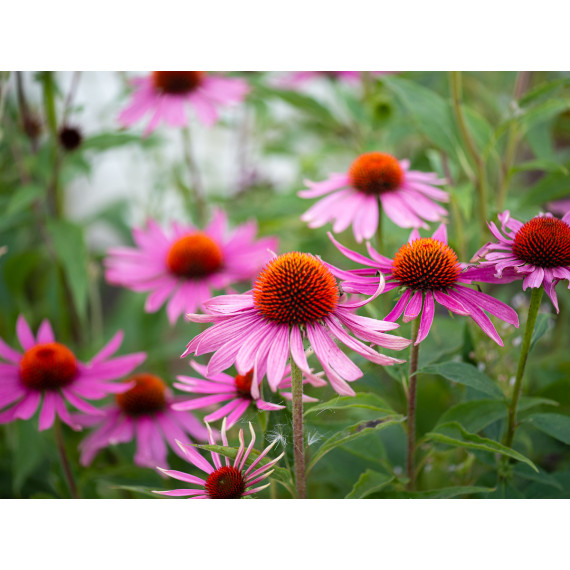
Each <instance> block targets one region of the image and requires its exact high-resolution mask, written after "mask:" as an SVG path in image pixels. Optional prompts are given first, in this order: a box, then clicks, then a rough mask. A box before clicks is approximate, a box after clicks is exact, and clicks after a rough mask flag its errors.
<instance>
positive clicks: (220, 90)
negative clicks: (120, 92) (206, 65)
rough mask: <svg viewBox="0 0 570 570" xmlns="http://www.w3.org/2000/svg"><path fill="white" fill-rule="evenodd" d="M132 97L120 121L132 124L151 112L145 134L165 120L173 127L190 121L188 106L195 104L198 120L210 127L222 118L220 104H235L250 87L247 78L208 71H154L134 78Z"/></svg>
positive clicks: (122, 123) (128, 124)
mask: <svg viewBox="0 0 570 570" xmlns="http://www.w3.org/2000/svg"><path fill="white" fill-rule="evenodd" d="M132 84H133V85H134V86H135V92H134V93H133V96H132V100H131V102H130V103H129V105H128V106H127V107H126V108H125V109H124V110H123V111H122V112H121V114H120V115H119V123H120V124H121V125H122V126H124V127H130V126H131V125H132V124H133V123H136V122H137V121H139V120H140V119H142V118H143V117H144V116H145V115H147V114H148V115H150V122H149V123H148V125H147V127H146V129H145V132H144V134H145V136H146V135H148V134H150V133H151V132H152V131H153V130H154V129H156V127H157V126H158V125H159V123H160V122H161V121H164V122H165V123H167V124H168V125H171V126H173V127H183V126H184V125H186V124H187V122H188V119H187V117H186V105H187V104H189V105H190V106H192V107H193V109H194V112H195V113H196V116H197V117H198V119H199V120H200V121H201V122H202V123H203V124H204V125H207V126H210V125H213V124H214V123H215V122H216V120H217V118H218V110H217V108H218V107H219V106H220V105H233V104H235V103H239V102H240V101H242V100H243V99H244V97H245V96H246V94H247V92H248V91H249V87H248V85H247V83H246V82H245V81H244V80H243V79H235V78H230V77H221V76H220V75H212V74H209V73H207V72H205V71H153V72H152V73H151V74H150V75H149V76H147V77H138V78H135V79H133V80H132Z"/></svg>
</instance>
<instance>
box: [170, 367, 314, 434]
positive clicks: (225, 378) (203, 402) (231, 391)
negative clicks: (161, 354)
mask: <svg viewBox="0 0 570 570" xmlns="http://www.w3.org/2000/svg"><path fill="white" fill-rule="evenodd" d="M190 366H192V368H194V370H196V372H198V374H201V375H202V376H203V377H204V378H195V377H190V376H177V377H176V378H177V380H178V382H175V383H174V387H175V388H178V389H179V390H182V391H184V392H189V393H190V394H208V395H207V396H202V397H199V398H194V399H192V400H183V401H180V402H178V403H176V404H174V405H173V409H174V410H199V409H202V408H206V407H209V406H212V405H217V404H221V403H223V402H227V403H226V404H224V405H223V406H221V407H220V408H218V409H217V410H216V411H214V412H212V413H211V414H208V415H207V416H205V417H204V421H206V422H215V421H216V420H219V419H221V418H223V417H225V416H227V423H228V429H229V428H231V427H232V426H234V425H235V424H236V422H238V421H239V419H240V418H241V417H242V416H243V414H244V413H245V412H246V410H247V408H248V407H249V406H250V404H254V405H255V406H256V407H257V409H258V410H264V411H273V410H282V409H283V408H284V407H285V406H282V405H280V404H273V403H271V402H266V401H264V400H263V399H262V398H261V396H260V393H259V384H260V383H261V381H262V378H261V377H260V376H259V375H257V379H256V378H255V376H256V375H255V371H254V370H253V369H252V370H250V371H249V372H247V373H246V374H237V375H236V376H230V375H229V374H225V373H224V372H218V373H217V374H208V369H207V367H206V366H204V365H202V364H198V363H197V362H195V361H194V360H192V361H191V362H190ZM290 368H291V367H290V366H287V367H286V368H285V372H284V374H285V377H284V379H283V380H282V381H281V382H280V383H279V386H278V388H279V389H281V388H290V387H291V377H290ZM288 375H289V376H288ZM282 395H283V397H285V398H288V399H289V398H291V394H290V393H286V392H285V393H282ZM303 399H304V401H305V402H314V401H315V399H314V398H310V397H309V396H303Z"/></svg>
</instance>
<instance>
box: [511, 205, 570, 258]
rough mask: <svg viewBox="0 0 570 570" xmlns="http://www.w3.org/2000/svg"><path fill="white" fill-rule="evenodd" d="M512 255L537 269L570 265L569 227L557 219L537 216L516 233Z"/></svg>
mask: <svg viewBox="0 0 570 570" xmlns="http://www.w3.org/2000/svg"><path fill="white" fill-rule="evenodd" d="M513 253H514V254H515V255H516V256H517V257H518V258H519V259H522V260H523V261H526V262H527V263H530V264H532V265H536V266H537V267H547V268H548V267H565V266H567V265H570V226H569V225H568V224H567V223H566V222H564V221H562V220H559V219H558V218H553V217H550V216H537V217H536V218H533V219H532V220H530V221H529V222H527V223H526V224H525V225H524V226H523V227H522V228H521V229H520V230H519V231H518V232H517V234H516V236H515V240H514V243H513Z"/></svg>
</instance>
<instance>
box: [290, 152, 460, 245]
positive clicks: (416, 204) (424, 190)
mask: <svg viewBox="0 0 570 570" xmlns="http://www.w3.org/2000/svg"><path fill="white" fill-rule="evenodd" d="M409 167H410V161H409V160H401V161H399V160H397V159H396V158H394V157H393V156H392V155H390V154H386V153H382V152H368V153H365V154H362V155H360V156H359V157H358V158H357V159H356V160H355V161H354V162H353V163H352V164H351V166H350V168H349V169H348V171H347V172H343V173H333V174H331V175H330V176H329V178H327V179H326V180H323V181H322V182H311V181H309V180H305V184H306V185H307V186H308V187H309V190H302V191H301V192H299V196H301V198H318V197H321V196H326V197H325V198H323V199H322V200H319V201H318V202H317V203H316V204H314V205H313V206H311V208H309V209H308V210H307V211H306V212H305V213H304V214H303V215H302V216H301V219H302V220H303V221H304V222H307V223H308V224H309V227H311V228H319V227H321V226H324V225H325V224H326V223H327V222H333V223H334V225H333V232H334V233H339V232H342V231H344V230H345V229H346V228H348V226H350V225H352V231H353V232H354V237H355V238H356V241H358V242H361V241H362V240H363V239H370V238H372V236H373V235H374V234H375V232H376V230H377V228H378V218H379V215H380V210H382V211H384V212H385V213H386V215H387V216H388V217H389V218H390V219H391V220H392V221H393V222H394V223H395V224H396V225H397V226H400V227H402V228H427V227H428V226H427V224H426V221H428V222H436V221H441V220H442V219H443V217H444V216H445V215H446V214H447V212H446V210H445V208H443V207H441V206H440V205H439V204H437V203H436V202H434V200H439V201H440V202H447V201H449V195H448V194H447V192H444V191H443V190H440V189H439V188H435V185H440V184H444V182H445V181H444V180H439V179H438V177H437V175H436V174H435V173H433V172H419V171H417V170H410V169H409Z"/></svg>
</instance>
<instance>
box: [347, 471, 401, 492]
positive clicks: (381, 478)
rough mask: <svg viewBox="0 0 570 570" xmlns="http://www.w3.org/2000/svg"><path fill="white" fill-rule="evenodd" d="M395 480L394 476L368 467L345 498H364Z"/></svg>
mask: <svg viewBox="0 0 570 570" xmlns="http://www.w3.org/2000/svg"><path fill="white" fill-rule="evenodd" d="M393 480H394V477H392V476H391V475H386V474H385V473H378V471H373V470H372V469H367V470H366V471H365V472H364V473H362V475H360V477H359V479H358V481H357V482H356V483H355V484H354V487H352V490H351V491H350V493H348V495H347V496H346V497H345V499H364V497H367V496H368V495H371V494H372V493H375V492H376V491H379V490H380V489H383V488H384V487H386V485H389V484H390V483H391V482H392V481H393Z"/></svg>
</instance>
